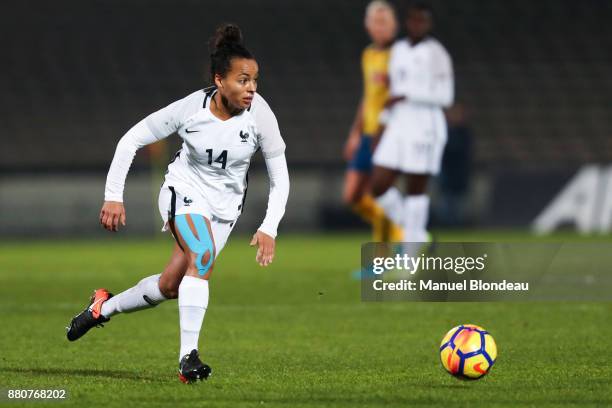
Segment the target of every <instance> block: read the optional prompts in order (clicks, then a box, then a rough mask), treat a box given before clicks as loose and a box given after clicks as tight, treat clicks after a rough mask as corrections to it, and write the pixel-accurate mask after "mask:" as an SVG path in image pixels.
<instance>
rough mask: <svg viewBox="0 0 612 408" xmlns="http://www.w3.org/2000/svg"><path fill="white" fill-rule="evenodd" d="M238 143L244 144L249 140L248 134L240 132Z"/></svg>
mask: <svg viewBox="0 0 612 408" xmlns="http://www.w3.org/2000/svg"><path fill="white" fill-rule="evenodd" d="M240 139H241V140H240V141H241V142H242V143H246V142H247V141H248V140H249V132H244V131H242V130H241V131H240Z"/></svg>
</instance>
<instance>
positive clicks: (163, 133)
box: [100, 97, 190, 231]
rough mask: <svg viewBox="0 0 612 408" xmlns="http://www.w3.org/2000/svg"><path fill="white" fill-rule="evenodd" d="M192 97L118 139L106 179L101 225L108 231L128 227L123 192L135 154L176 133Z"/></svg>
mask: <svg viewBox="0 0 612 408" xmlns="http://www.w3.org/2000/svg"><path fill="white" fill-rule="evenodd" d="M189 98H190V97H187V98H184V99H181V100H178V101H176V102H174V103H172V104H170V105H168V106H166V107H165V108H162V109H160V110H158V111H157V112H154V113H152V114H150V115H149V116H147V117H146V118H145V119H143V120H141V121H140V122H138V123H137V124H136V125H134V126H133V127H132V128H131V129H130V130H128V131H127V133H126V134H125V135H123V137H122V138H121V140H119V143H118V144H117V148H116V149H115V155H114V157H113V161H112V163H111V165H110V169H109V170H108V175H107V177H106V186H105V189H104V204H103V205H102V209H101V210H100V224H101V225H102V226H103V227H104V228H105V229H106V230H108V231H118V230H119V224H121V225H125V222H126V216H125V207H124V206H123V189H124V186H125V179H126V177H127V174H128V171H129V170H130V166H131V165H132V161H133V160H134V156H135V155H136V151H138V149H140V148H142V147H143V146H146V145H149V144H151V143H155V142H157V141H158V140H161V139H164V138H166V137H168V136H170V135H171V134H173V133H174V132H176V131H177V130H178V129H179V127H180V126H181V125H182V120H181V118H182V116H184V115H183V113H184V112H185V108H186V104H187V102H189V100H188V99H189Z"/></svg>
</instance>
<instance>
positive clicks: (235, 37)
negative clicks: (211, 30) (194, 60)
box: [209, 23, 243, 52]
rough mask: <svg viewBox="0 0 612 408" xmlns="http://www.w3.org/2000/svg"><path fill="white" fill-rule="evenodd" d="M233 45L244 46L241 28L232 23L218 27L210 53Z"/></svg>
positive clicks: (211, 43) (211, 41)
mask: <svg viewBox="0 0 612 408" xmlns="http://www.w3.org/2000/svg"><path fill="white" fill-rule="evenodd" d="M232 45H243V43H242V31H240V27H238V26H237V25H236V24H231V23H226V24H222V25H220V26H219V27H217V30H216V31H215V34H214V35H213V36H212V38H211V39H210V44H209V46H210V51H211V52H215V51H216V50H218V49H219V48H224V47H231V46H232Z"/></svg>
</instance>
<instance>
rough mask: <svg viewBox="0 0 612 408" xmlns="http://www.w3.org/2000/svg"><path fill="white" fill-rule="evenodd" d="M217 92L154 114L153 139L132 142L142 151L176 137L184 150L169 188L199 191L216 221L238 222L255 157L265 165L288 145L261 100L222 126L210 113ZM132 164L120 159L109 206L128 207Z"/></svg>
mask: <svg viewBox="0 0 612 408" xmlns="http://www.w3.org/2000/svg"><path fill="white" fill-rule="evenodd" d="M215 92H216V89H215V88H214V87H211V88H207V89H205V90H199V91H197V92H194V93H192V94H191V95H188V96H187V97H185V98H183V99H181V100H178V101H176V102H174V103H172V104H170V105H168V106H166V107H165V108H162V109H160V110H158V111H157V112H154V113H152V114H151V115H149V116H147V118H146V119H144V121H143V122H144V124H146V127H147V128H148V130H149V132H148V133H150V134H152V138H153V139H147V137H146V136H144V135H143V132H139V133H138V135H139V136H137V137H132V138H130V140H131V142H134V139H139V140H136V142H135V144H136V147H142V146H143V145H146V144H149V143H152V142H155V141H156V140H160V139H163V138H165V137H168V136H169V135H171V134H173V133H177V134H178V135H179V136H180V137H181V138H182V139H183V145H182V148H181V150H180V151H179V152H178V153H177V155H176V157H175V159H174V160H173V162H172V163H170V165H169V166H168V172H167V174H166V181H165V184H166V185H171V186H175V187H177V188H179V189H180V188H181V187H183V188H187V189H190V190H195V191H197V192H198V194H199V195H200V196H202V197H203V198H204V199H205V200H206V202H207V203H208V207H209V210H210V213H211V214H212V215H214V216H216V217H218V218H219V219H222V220H235V219H237V218H238V216H239V215H240V212H241V210H242V203H243V198H244V195H245V193H246V188H247V171H248V169H249V165H250V162H251V157H252V156H253V154H254V153H255V152H256V151H257V150H259V149H261V150H262V152H263V155H264V157H265V158H266V159H270V158H273V157H275V156H279V155H283V154H284V151H285V143H284V141H283V139H282V137H281V134H280V130H279V128H278V123H277V121H276V117H275V116H274V114H273V113H272V110H271V109H270V107H269V106H268V104H267V103H266V101H265V100H264V99H263V98H262V97H261V96H260V95H259V94H255V96H254V98H253V101H252V103H251V107H250V108H249V109H246V110H244V111H243V112H242V113H241V114H239V115H236V116H233V117H231V118H230V119H227V120H221V119H219V118H217V117H216V116H215V115H214V114H213V113H212V112H211V111H210V103H211V99H212V97H213V95H214V93H215ZM139 125H141V124H139ZM139 125H136V126H135V128H136V127H137V126H139ZM129 133H130V132H128V134H129ZM134 133H136V132H134ZM145 133H147V132H145ZM128 134H126V136H127V135H128ZM120 145H121V142H120V144H119V146H118V149H117V151H118V152H119V151H120V149H119V147H120ZM132 150H133V149H132ZM134 151H135V150H134ZM132 158H133V154H132V157H130V158H129V162H128V163H127V168H125V167H126V166H125V165H124V162H125V158H123V159H122V158H121V157H118V154H116V155H115V158H114V159H113V163H112V164H111V170H110V171H109V175H108V179H107V185H106V193H105V199H106V200H107V201H123V184H124V182H125V176H126V175H127V170H128V169H129V164H130V163H131V161H132ZM115 161H118V163H115Z"/></svg>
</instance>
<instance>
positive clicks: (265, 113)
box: [251, 94, 285, 159]
mask: <svg viewBox="0 0 612 408" xmlns="http://www.w3.org/2000/svg"><path fill="white" fill-rule="evenodd" d="M251 113H252V114H253V116H254V117H255V123H256V124H257V129H258V131H259V134H258V135H257V138H258V142H259V146H260V147H261V151H262V153H263V155H264V158H266V159H270V158H272V157H276V156H280V155H281V154H283V153H284V152H285V142H284V141H283V138H282V136H281V133H280V129H279V128H278V122H277V121H276V116H274V113H273V112H272V109H270V106H269V105H268V103H267V102H266V101H265V99H264V98H263V97H262V96H261V95H259V94H255V98H254V99H253V103H252V107H251Z"/></svg>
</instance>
